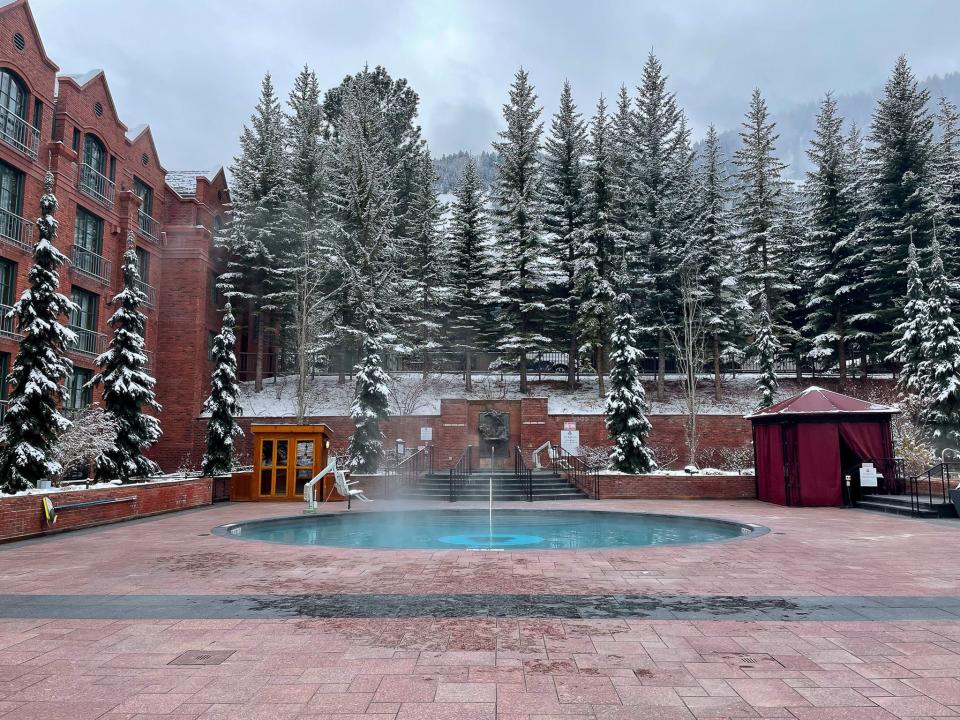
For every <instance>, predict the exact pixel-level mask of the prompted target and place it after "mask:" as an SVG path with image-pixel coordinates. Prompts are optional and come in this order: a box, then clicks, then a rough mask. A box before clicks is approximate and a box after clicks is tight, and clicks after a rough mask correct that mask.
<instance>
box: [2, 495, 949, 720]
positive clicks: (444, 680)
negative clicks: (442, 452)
mask: <svg viewBox="0 0 960 720" xmlns="http://www.w3.org/2000/svg"><path fill="white" fill-rule="evenodd" d="M386 507H387V504H386V503H382V502H378V503H374V504H373V506H365V507H364V508H363V511H375V510H380V509H385V508H386ZM444 507H449V506H447V505H444ZM512 507H516V506H515V505H513V506H512ZM551 507H556V506H551ZM572 507H588V508H589V509H611V510H646V511H656V512H678V513H685V514H697V515H709V516H713V517H725V518H731V519H737V520H742V521H746V522H753V523H759V524H763V525H766V526H768V527H769V528H770V530H771V532H770V533H769V534H767V535H764V536H761V537H758V538H753V539H749V540H742V541H734V542H728V543H718V544H713V545H690V546H682V547H672V548H671V547H663V548H638V549H631V550H623V549H615V550H591V551H578V552H566V551H549V552H535V551H528V552H510V553H476V552H470V551H457V550H444V551H426V550H423V551H387V550H377V551H367V550H344V549H323V548H305V547H293V546H283V545H272V544H266V543H258V542H241V541H238V540H235V539H231V538H224V537H218V536H214V535H210V534H209V533H210V530H211V529H212V528H213V527H214V526H216V525H219V524H222V523H225V522H233V521H237V520H242V519H249V518H255V517H267V516H271V515H273V516H276V515H283V514H291V513H297V512H299V511H300V507H299V506H297V505H272V506H271V505H263V504H239V505H221V506H215V507H213V508H209V509H204V510H199V511H192V512H186V513H180V514H175V515H169V516H165V517H161V518H157V519H153V520H149V521H144V522H137V523H128V524H122V525H116V526H112V527H109V528H105V529H98V530H95V531H90V532H81V533H70V534H65V535H62V536H59V537H55V538H47V539H42V540H39V541H35V542H27V543H20V544H16V545H8V546H0V594H2V595H3V596H5V598H6V599H4V600H0V718H3V720H8V719H11V718H44V719H47V718H49V719H55V718H69V720H85V719H87V718H113V719H119V718H144V719H145V718H168V719H174V718H179V719H185V718H203V719H204V720H209V719H211V718H223V719H224V720H226V719H227V718H229V719H230V720H234V719H236V718H256V719H260V718H265V719H269V718H301V717H302V718H328V719H333V718H336V719H337V720H348V719H349V718H351V717H353V718H359V717H361V716H362V717H365V718H367V717H373V718H376V717H380V718H383V719H384V720H386V718H399V719H400V720H446V719H448V718H449V719H451V720H452V719H454V718H466V719H468V720H470V719H474V718H475V719H477V720H485V719H487V718H489V719H491V720H492V719H493V718H499V719H504V720H513V719H519V718H529V719H530V720H534V719H537V720H547V719H548V718H560V717H561V716H562V717H567V718H569V717H571V716H573V717H576V718H597V720H626V719H627V718H638V719H639V718H741V717H782V718H796V719H799V720H806V719H808V718H811V719H812V718H825V719H830V718H838V719H839V718H849V719H851V720H858V719H861V718H895V717H902V718H906V717H909V718H921V717H923V718H926V717H955V716H960V600H958V598H960V562H958V561H957V560H956V559H955V558H954V554H955V550H954V548H955V546H956V544H957V539H958V537H960V536H958V534H957V530H956V529H955V528H954V527H952V526H950V525H949V524H947V523H943V522H940V523H937V522H924V521H916V520H911V519H906V518H898V517H893V516H882V515H872V514H867V513H863V512H859V511H849V510H839V509H790V508H781V507H775V506H770V505H764V504H761V503H755V502H736V503H733V502H691V503H683V502H653V501H623V502H603V503H590V502H586V501H585V502H583V503H569V504H568V503H564V505H563V508H572ZM355 511H356V510H355ZM355 593H364V594H368V595H370V594H391V595H397V596H401V601H402V602H404V603H406V604H407V605H409V607H410V608H411V610H410V612H409V613H408V614H409V617H382V616H380V617H358V616H352V617H346V618H330V617H314V616H311V612H310V611H304V612H303V613H302V614H299V616H298V615H297V614H296V613H294V616H288V615H286V614H283V613H280V614H279V615H278V616H276V617H273V616H271V613H272V612H273V611H272V610H269V609H268V610H267V611H266V614H265V615H263V614H255V615H242V616H241V617H239V618H224V617H204V614H205V613H207V609H206V608H214V607H218V608H222V607H224V606H226V605H229V604H230V603H231V602H234V600H233V599H234V598H261V597H263V596H277V600H278V602H279V601H290V600H291V598H292V599H293V600H296V596H303V595H306V596H317V595H327V594H343V595H345V596H349V595H351V594H355ZM425 593H427V594H431V595H434V596H445V595H446V596H450V597H458V598H462V597H466V596H467V595H469V594H476V593H482V594H490V593H499V594H503V595H505V596H510V597H511V598H515V596H522V595H525V594H532V595H535V596H538V597H540V598H542V597H544V596H547V595H550V596H553V595H557V596H562V597H563V600H562V602H563V603H567V604H568V605H571V606H574V607H575V606H576V605H577V597H578V596H581V597H582V596H601V597H606V596H617V597H621V598H622V597H624V596H643V598H650V599H652V600H653V601H657V600H658V599H659V600H660V601H662V602H663V604H664V607H674V606H675V605H676V602H677V600H676V599H677V598H681V599H682V598H684V597H689V598H691V599H695V598H700V599H703V598H705V597H707V596H719V595H722V596H745V598H744V599H741V600H738V599H737V597H734V598H732V600H731V601H729V602H732V603H734V604H736V603H737V602H742V603H746V602H747V599H746V598H755V597H760V596H763V597H769V596H789V597H793V598H795V599H798V600H800V599H803V598H802V596H819V597H808V598H807V600H808V601H809V604H810V605H811V607H817V606H822V607H823V608H827V607H829V608H842V607H843V606H845V605H847V606H850V607H862V605H863V603H864V602H867V598H866V597H865V596H873V597H877V598H880V599H881V600H882V601H883V602H885V603H886V605H885V608H886V609H885V611H884V614H883V615H882V616H881V617H883V618H885V619H883V620H880V621H866V620H862V621H834V620H823V619H820V618H819V617H818V614H817V612H818V611H815V612H812V613H809V614H805V615H803V616H804V617H806V619H803V620H787V621H784V620H769V621H755V620H739V619H738V620H730V619H705V620H701V619H657V618H656V617H649V616H648V617H644V616H636V617H631V616H627V617H602V618H600V619H578V618H576V617H571V618H567V617H548V618H538V617H530V616H524V617H497V618H491V617H469V616H468V617H452V618H443V617H435V616H429V615H426V614H424V613H427V612H433V611H432V610H429V609H427V610H424V611H423V612H418V610H417V600H416V598H417V596H418V595H422V594H425ZM24 595H29V596H35V598H34V599H35V602H36V603H37V607H38V609H39V608H43V612H46V613H47V614H46V615H42V614H40V612H39V611H38V616H37V617H31V616H30V615H31V612H30V611H29V609H27V610H26V611H24V610H23V608H24V606H25V602H24V601H27V602H29V601H30V598H24V597H22V596H24ZM10 596H18V597H16V598H12V597H10ZM51 596H75V597H74V598H73V600H74V602H73V603H71V597H66V598H63V597H59V598H53V597H51ZM121 596H122V597H121ZM146 596H170V597H169V598H168V600H169V602H168V603H167V604H166V606H165V607H166V608H167V609H168V610H169V612H170V615H171V617H162V616H163V613H164V612H166V610H160V611H156V609H155V608H156V606H157V605H159V606H161V607H164V598H163V597H160V598H157V597H146ZM204 596H209V602H205V601H204ZM214 596H216V597H214ZM898 598H900V599H901V600H902V602H898ZM437 599H438V598H437V597H434V598H432V600H434V601H436V600H437ZM582 599H583V601H584V602H583V604H584V605H585V606H586V605H589V603H588V598H586V597H583V598H582ZM629 599H630V598H629V597H627V598H626V600H627V601H628V600H629ZM634 600H637V598H634ZM345 602H346V601H345ZM511 602H514V600H512V601H511ZM717 602H718V603H719V604H723V603H728V601H726V600H724V599H722V598H718V599H717ZM101 603H102V606H101V608H100V610H99V611H97V612H93V611H90V612H84V611H82V610H81V611H80V612H74V613H73V614H74V615H76V614H79V615H89V616H91V617H96V619H91V618H90V617H68V616H69V615H70V614H71V613H69V612H67V610H68V609H69V607H70V606H72V607H73V609H74V610H76V608H82V607H84V606H89V604H98V605H99V604H101ZM671 603H672V604H671ZM4 604H6V605H7V608H6V612H5V608H4V607H3V605H4ZM85 604H88V605H85ZM237 604H238V605H240V604H241V603H237ZM14 605H16V606H17V608H18V610H17V613H16V614H17V615H18V616H17V617H9V615H11V614H13V612H12V608H13V606H14ZM535 606H536V604H535V603H534V607H535ZM138 607H139V608H141V609H144V608H146V610H144V612H142V613H141V615H142V617H134V616H127V615H124V614H123V613H125V612H127V611H129V610H130V609H131V608H138ZM358 607H361V608H362V607H363V603H359V604H358ZM425 607H426V606H425ZM430 607H434V606H430ZM510 607H513V606H510ZM51 608H52V610H51ZM111 608H116V609H117V612H116V617H113V616H112V614H113V610H112V609H111ZM891 608H892V609H891ZM868 609H869V608H868ZM187 612H190V613H192V614H190V615H189V619H185V617H187V615H186V613H187ZM243 612H244V613H245V612H246V610H244V611H243ZM285 612H287V611H286V610H285V611H284V613H285ZM323 612H325V613H326V612H327V610H324V611H323ZM534 612H535V610H534ZM941 614H942V616H943V617H948V618H953V617H957V619H956V620H954V619H932V618H936V617H939V616H940V615H941ZM354 615H355V613H354ZM527 615H529V613H527ZM628 615H629V613H628ZM794 616H798V617H799V616H800V615H798V614H795V615H791V616H790V617H794ZM738 617H739V616H738ZM144 618H146V619H144ZM916 618H920V619H916ZM214 650H216V651H224V652H225V653H229V656H228V657H227V658H226V660H224V661H223V662H222V664H218V665H171V664H170V663H171V662H172V661H174V660H175V659H176V658H177V657H178V656H180V655H181V654H182V653H184V652H187V651H206V652H208V653H209V652H210V651H214Z"/></svg>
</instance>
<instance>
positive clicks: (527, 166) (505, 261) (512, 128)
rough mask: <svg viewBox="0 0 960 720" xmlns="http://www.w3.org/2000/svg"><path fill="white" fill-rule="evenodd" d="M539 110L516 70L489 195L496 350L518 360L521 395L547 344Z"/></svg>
mask: <svg viewBox="0 0 960 720" xmlns="http://www.w3.org/2000/svg"><path fill="white" fill-rule="evenodd" d="M540 112H541V109H540V108H538V107H537V96H536V94H535V93H534V90H533V86H532V85H531V84H530V78H529V76H528V75H527V71H526V70H524V69H523V68H520V70H518V71H517V74H516V76H515V78H514V81H513V84H512V85H511V86H510V99H509V101H508V102H507V103H506V104H505V105H504V106H503V118H504V120H505V121H506V125H507V127H506V129H505V130H503V131H501V132H500V134H499V135H500V141H499V142H495V143H494V145H493V146H494V149H495V150H496V152H497V153H498V155H499V160H498V163H497V178H496V182H495V184H494V187H493V193H492V194H493V201H494V203H493V204H494V213H495V217H496V221H497V235H498V237H499V243H498V250H499V251H500V256H499V258H498V260H499V266H498V267H497V275H498V277H499V279H500V287H499V299H498V305H499V308H498V309H499V312H500V319H501V323H502V335H501V337H500V341H499V344H498V346H499V349H500V351H501V352H502V353H503V354H504V355H505V356H506V359H508V360H512V361H515V362H516V365H517V368H518V370H519V372H520V392H521V393H526V392H527V391H528V386H527V354H528V353H529V352H531V351H533V350H536V349H538V348H540V347H544V346H545V345H548V344H549V342H550V340H549V338H547V337H546V336H545V335H544V334H543V332H542V327H543V316H544V314H545V299H546V294H547V288H548V280H549V278H548V276H547V273H546V271H545V268H544V260H543V247H542V244H543V228H542V221H543V200H542V197H541V185H542V169H541V167H540V158H539V151H540V135H541V133H542V132H543V123H541V122H540Z"/></svg>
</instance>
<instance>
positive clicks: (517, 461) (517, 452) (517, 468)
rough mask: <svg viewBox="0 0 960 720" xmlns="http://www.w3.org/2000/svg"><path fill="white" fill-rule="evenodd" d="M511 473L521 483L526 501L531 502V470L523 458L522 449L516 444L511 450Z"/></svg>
mask: <svg viewBox="0 0 960 720" xmlns="http://www.w3.org/2000/svg"><path fill="white" fill-rule="evenodd" d="M513 475H514V477H516V478H517V480H519V481H520V482H521V483H522V487H523V492H524V494H525V495H526V496H527V502H533V470H531V469H530V466H528V465H527V461H526V460H524V458H523V450H522V449H521V448H520V446H519V445H517V446H516V447H515V448H514V450H513Z"/></svg>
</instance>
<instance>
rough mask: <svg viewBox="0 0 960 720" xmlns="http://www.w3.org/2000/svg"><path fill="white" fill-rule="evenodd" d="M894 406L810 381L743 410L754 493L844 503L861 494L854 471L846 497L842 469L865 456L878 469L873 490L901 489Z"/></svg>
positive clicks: (785, 500)
mask: <svg viewBox="0 0 960 720" xmlns="http://www.w3.org/2000/svg"><path fill="white" fill-rule="evenodd" d="M895 412H897V410H896V409H895V408H892V407H888V406H886V405H878V404H876V403H872V402H867V401H865V400H858V399H857V398H853V397H850V396H849V395H841V394H840V393H835V392H831V391H830V390H824V389H823V388H819V387H810V388H807V389H806V390H804V391H803V392H802V393H800V394H799V395H794V396H793V397H791V398H787V399H786V400H783V401H781V402H778V403H777V404H776V405H771V406H770V407H767V408H764V409H763V410H759V411H758V412H755V413H753V414H752V415H747V418H748V419H749V420H751V421H752V423H753V458H754V468H755V471H756V477H757V497H758V498H759V499H760V500H764V501H766V502H772V503H777V504H778V505H804V506H818V505H819V506H824V505H827V506H830V505H843V504H844V503H845V502H850V501H851V500H853V499H856V498H857V496H859V494H860V487H859V475H858V474H857V473H854V474H853V476H852V477H851V483H852V487H851V493H852V494H853V497H847V498H845V497H844V492H843V482H844V478H843V475H844V472H846V473H847V474H850V472H849V471H850V470H851V469H853V468H859V467H860V466H861V464H863V463H867V462H872V463H873V464H874V466H875V467H876V468H877V470H878V483H877V484H878V487H877V489H876V491H877V492H885V493H890V494H895V493H897V492H899V488H897V487H896V484H897V478H896V472H895V471H894V467H895V465H894V463H893V440H892V437H891V434H890V417H891V415H893V413H895Z"/></svg>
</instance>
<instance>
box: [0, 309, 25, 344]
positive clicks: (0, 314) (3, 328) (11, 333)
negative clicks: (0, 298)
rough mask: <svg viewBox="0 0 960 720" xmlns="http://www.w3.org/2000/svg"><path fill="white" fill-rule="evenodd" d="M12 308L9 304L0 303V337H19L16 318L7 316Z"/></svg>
mask: <svg viewBox="0 0 960 720" xmlns="http://www.w3.org/2000/svg"><path fill="white" fill-rule="evenodd" d="M11 310H13V308H12V307H11V306H10V305H2V304H0V337H8V338H19V337H20V333H18V332H17V321H16V318H13V317H8V315H9V314H10V311H11Z"/></svg>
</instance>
